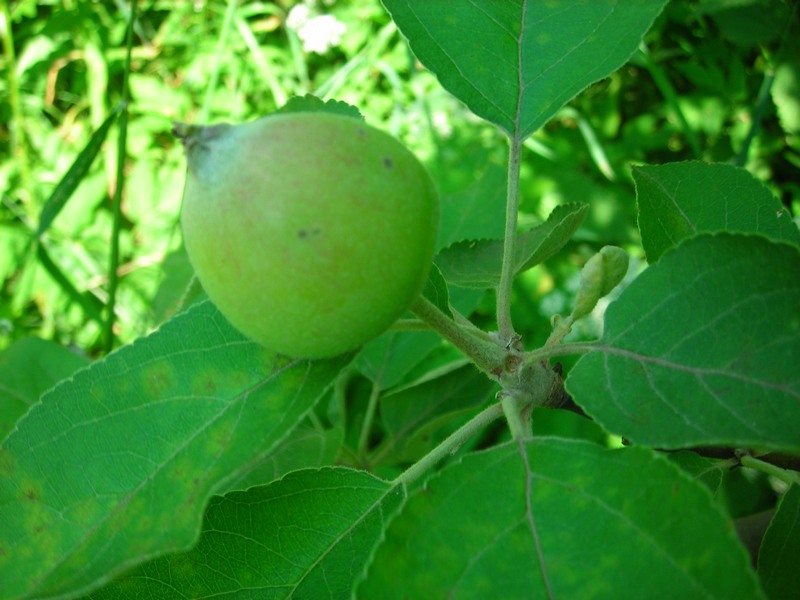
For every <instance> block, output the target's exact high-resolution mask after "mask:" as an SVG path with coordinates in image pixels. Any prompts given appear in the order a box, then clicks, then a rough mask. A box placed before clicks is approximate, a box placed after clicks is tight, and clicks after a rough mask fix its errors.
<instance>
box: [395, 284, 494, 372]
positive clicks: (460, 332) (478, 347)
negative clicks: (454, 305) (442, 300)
mask: <svg viewBox="0 0 800 600" xmlns="http://www.w3.org/2000/svg"><path fill="white" fill-rule="evenodd" d="M411 312H413V313H414V314H415V315H416V316H417V317H419V318H420V319H422V320H423V321H425V322H426V323H427V324H428V325H430V326H431V328H432V329H433V330H434V331H436V332H438V333H439V335H441V336H442V337H443V338H444V339H446V340H447V341H448V342H450V343H451V344H453V345H454V346H455V347H456V348H458V349H459V350H461V352H463V353H464V354H465V355H466V356H467V357H468V358H470V359H471V360H472V362H473V363H475V366H476V367H478V369H480V370H481V371H483V372H484V373H486V374H487V375H489V376H491V377H492V379H497V377H498V373H499V369H501V368H502V365H503V362H504V360H505V356H506V353H505V351H504V350H503V349H502V348H501V347H500V346H499V345H497V344H495V343H494V342H491V341H488V340H484V339H480V338H478V337H477V336H475V335H472V334H471V333H469V332H468V331H466V330H464V329H463V328H462V327H461V326H460V325H458V324H457V323H456V322H455V321H453V320H452V319H451V318H450V317H448V316H447V315H446V314H444V313H443V312H442V311H441V310H439V308H438V307H436V305H434V304H433V303H432V302H431V301H430V300H428V299H427V298H425V297H424V296H419V297H418V298H417V299H416V300H415V301H414V303H413V304H412V305H411Z"/></svg>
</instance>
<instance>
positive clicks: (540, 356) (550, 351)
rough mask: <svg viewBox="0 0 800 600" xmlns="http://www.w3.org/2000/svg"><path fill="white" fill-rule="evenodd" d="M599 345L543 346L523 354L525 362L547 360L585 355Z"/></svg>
mask: <svg viewBox="0 0 800 600" xmlns="http://www.w3.org/2000/svg"><path fill="white" fill-rule="evenodd" d="M598 348H600V345H599V344H598V343H597V342H575V343H573V344H553V345H551V346H544V347H542V348H538V349H537V350H532V351H530V352H526V353H525V358H524V361H525V362H533V361H535V360H548V359H550V358H553V357H554V356H566V355H568V354H586V353H587V352H591V351H592V350H597V349H598Z"/></svg>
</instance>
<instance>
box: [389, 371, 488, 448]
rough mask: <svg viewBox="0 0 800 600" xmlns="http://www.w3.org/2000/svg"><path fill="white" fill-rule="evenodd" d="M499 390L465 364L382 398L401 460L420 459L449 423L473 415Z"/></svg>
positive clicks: (392, 442) (429, 375) (481, 374)
mask: <svg viewBox="0 0 800 600" xmlns="http://www.w3.org/2000/svg"><path fill="white" fill-rule="evenodd" d="M493 391H496V387H495V383H494V382H493V381H492V380H490V379H489V378H488V377H486V375H484V374H483V373H481V372H480V371H478V370H477V369H475V367H474V366H472V365H471V364H468V363H466V362H465V361H460V362H456V363H451V364H450V365H447V366H445V367H443V368H441V369H438V370H437V371H435V372H433V373H429V374H427V375H426V377H425V378H424V379H423V380H421V381H416V382H414V383H413V384H411V385H408V386H404V387H402V388H400V389H396V390H393V391H392V392H391V393H389V394H386V395H385V396H383V397H382V398H381V405H380V406H381V419H382V421H383V424H384V426H385V427H386V429H387V430H388V432H389V434H390V435H391V438H390V439H389V441H388V442H387V443H388V444H390V446H391V448H392V452H393V453H395V454H397V455H398V459H397V460H398V461H400V462H404V461H408V460H411V459H414V460H416V459H419V458H420V457H421V456H422V455H423V454H424V453H425V452H426V451H428V450H429V449H430V447H431V446H432V440H431V436H432V434H433V432H434V431H436V430H437V429H440V428H441V427H442V426H443V425H444V424H445V423H447V422H449V421H451V420H452V419H454V418H456V417H458V416H459V415H463V414H464V413H466V412H472V411H473V410H474V409H475V408H476V407H478V406H480V405H481V404H483V403H484V402H485V401H486V399H487V398H488V397H489V395H490V394H491V393H492V392H493Z"/></svg>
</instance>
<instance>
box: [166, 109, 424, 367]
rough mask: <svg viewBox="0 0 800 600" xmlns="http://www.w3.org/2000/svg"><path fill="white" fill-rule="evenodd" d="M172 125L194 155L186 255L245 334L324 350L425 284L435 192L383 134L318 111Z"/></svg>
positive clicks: (383, 316) (279, 348)
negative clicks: (210, 123)
mask: <svg viewBox="0 0 800 600" xmlns="http://www.w3.org/2000/svg"><path fill="white" fill-rule="evenodd" d="M176 133H177V134H178V135H179V136H180V137H182V138H183V141H184V144H185V147H186V153H187V158H188V162H189V169H188V173H187V180H186V187H185V190H184V198H183V207H182V210H181V226H182V229H183V236H184V243H185V245H186V250H187V252H188V255H189V260H190V261H191V263H192V265H193V267H194V269H195V272H196V274H197V277H198V279H199V280H200V283H201V284H202V286H203V288H204V289H205V291H206V293H207V294H208V296H209V298H210V299H211V301H212V302H214V304H215V305H216V306H217V308H218V309H219V310H220V312H221V313H222V314H223V315H224V316H225V317H226V318H227V319H228V320H229V321H230V322H231V323H232V324H233V325H234V326H235V327H236V328H237V329H239V330H240V331H241V332H242V333H244V334H245V335H246V336H248V337H250V338H251V339H253V340H255V341H256V342H259V343H260V344H262V345H264V346H265V347H267V348H269V349H271V350H274V351H276V352H278V353H280V354H285V355H287V356H290V357H294V358H310V359H319V358H326V357H331V356H335V355H338V354H342V353H345V352H348V351H352V350H355V349H357V348H358V347H360V346H362V345H363V344H365V343H366V342H368V341H369V340H371V339H372V338H374V337H376V336H377V335H379V334H381V333H382V332H383V331H385V330H386V329H387V328H388V327H389V326H390V325H391V324H392V323H393V322H394V321H395V320H396V319H397V318H398V317H400V316H401V315H402V314H403V313H404V312H405V311H406V309H407V308H408V307H409V306H410V304H411V303H412V302H413V300H414V299H415V298H416V297H417V296H418V295H419V294H420V292H421V290H422V288H423V286H424V284H425V281H426V279H427V276H428V272H429V269H430V266H431V263H432V260H433V251H434V244H435V241H436V234H437V228H438V222H439V202H438V196H437V193H436V189H435V186H434V184H433V182H432V180H431V178H430V176H429V174H428V172H427V171H426V170H425V168H424V167H423V165H422V164H421V163H420V162H419V160H418V159H417V158H416V157H415V156H414V155H413V154H412V153H411V152H410V151H409V150H408V149H407V148H405V146H403V145H402V144H401V143H400V142H398V141H397V140H396V139H394V138H393V137H391V136H390V135H388V134H386V133H384V132H382V131H380V130H377V129H374V128H372V127H370V126H368V125H366V124H365V123H364V122H363V121H361V120H358V119H355V118H350V117H345V116H339V115H335V114H330V113H321V112H320V113H311V112H306V113H287V114H276V115H271V116H267V117H264V118H261V119H259V120H256V121H252V122H250V123H245V124H243V125H237V126H233V125H216V126H212V127H194V126H185V125H180V124H179V125H176Z"/></svg>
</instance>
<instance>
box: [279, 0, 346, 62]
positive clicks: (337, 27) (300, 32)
mask: <svg viewBox="0 0 800 600" xmlns="http://www.w3.org/2000/svg"><path fill="white" fill-rule="evenodd" d="M286 26H287V27H289V28H290V29H294V30H295V31H296V32H297V36H298V37H299V38H300V40H301V41H302V42H303V50H305V51H306V52H316V53H317V54H324V53H325V52H327V51H328V49H329V48H332V47H334V46H338V45H339V42H340V41H341V39H342V35H344V32H345V31H346V30H347V28H346V27H345V24H344V23H342V22H341V21H339V20H338V19H337V18H336V17H334V16H332V15H318V16H315V17H312V16H311V11H310V9H309V7H308V5H306V4H296V5H295V6H294V7H292V10H290V11H289V16H287V17H286Z"/></svg>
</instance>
